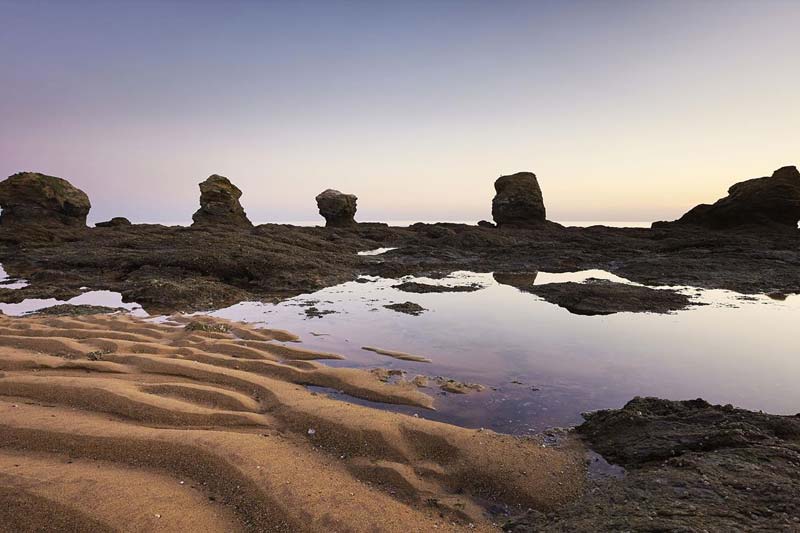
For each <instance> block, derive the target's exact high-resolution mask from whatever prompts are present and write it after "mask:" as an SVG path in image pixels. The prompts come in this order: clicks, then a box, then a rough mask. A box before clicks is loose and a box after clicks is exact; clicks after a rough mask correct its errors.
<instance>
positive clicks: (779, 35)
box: [0, 0, 800, 222]
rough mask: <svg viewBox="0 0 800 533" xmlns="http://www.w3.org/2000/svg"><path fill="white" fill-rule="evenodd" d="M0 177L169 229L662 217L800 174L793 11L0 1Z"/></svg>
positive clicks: (686, 6) (734, 4) (734, 2)
mask: <svg viewBox="0 0 800 533" xmlns="http://www.w3.org/2000/svg"><path fill="white" fill-rule="evenodd" d="M0 28H1V31H0V176H7V175H10V174H12V173H14V172H17V171H21V170H33V171H39V172H44V173H48V174H52V175H56V176H61V177H64V178H67V179H69V180H70V181H72V182H73V183H74V184H75V185H77V186H78V187H80V188H82V189H83V190H85V191H86V192H87V193H88V194H89V196H90V198H91V199H92V203H93V205H94V208H93V210H92V214H91V215H90V219H92V220H100V219H105V218H109V217H111V216H127V217H129V218H130V219H132V220H134V221H162V222H167V221H181V220H189V218H190V216H191V214H192V212H194V211H195V210H196V208H197V205H198V196H199V191H198V188H197V183H198V182H200V181H202V180H203V179H205V177H207V176H208V175H209V174H212V173H219V174H223V175H226V176H228V177H229V178H231V180H232V181H233V182H234V183H236V184H237V185H238V186H239V187H240V188H241V189H242V190H243V191H244V197H243V199H242V201H243V204H244V206H245V208H246V210H247V212H248V214H249V215H250V217H251V219H253V220H254V221H258V222H264V221H286V220H309V219H311V220H313V219H315V218H316V217H317V216H318V215H317V214H316V206H315V204H314V196H315V195H316V194H317V193H319V192H320V191H321V190H323V189H325V188H328V187H332V188H337V189H340V190H342V191H345V192H352V193H355V194H356V195H358V197H359V215H358V218H359V219H360V220H389V219H414V220H434V219H435V220H478V219H481V218H490V216H491V215H490V208H491V205H490V204H491V198H492V195H493V188H492V183H493V181H494V179H495V178H496V177H498V176H500V175H501V174H508V173H512V172H516V171H521V170H530V171H533V172H535V173H536V174H537V175H538V176H539V180H540V183H541V186H542V189H543V191H544V195H545V202H546V204H547V208H548V215H549V217H550V218H551V219H554V220H656V219H663V218H674V217H676V216H678V215H679V214H680V213H682V212H684V211H685V210H687V209H688V208H689V207H691V206H693V205H694V204H696V203H699V202H703V201H713V200H715V199H716V198H718V197H720V196H723V195H724V193H725V190H726V189H727V187H728V186H729V185H730V184H732V183H733V182H735V181H740V180H742V179H745V178H750V177H758V176H763V175H768V174H770V173H771V172H772V171H773V170H774V169H776V168H778V167H780V166H783V165H787V164H800V30H798V28H800V2H798V1H796V0H790V1H779V0H767V1H756V0H753V1H738V0H706V1H700V0H696V1H688V2H687V1H659V2H656V1H644V0H642V1H611V0H609V1H597V2H583V1H581V2H570V1H552V2H549V1H539V2H537V1H533V0H531V1H525V2H514V1H504V2H496V1H489V0H487V1H484V2H470V1H466V0H464V1H453V2H451V1H446V0H437V1H421V2H416V1H410V0H403V1H397V2H375V1H369V2H337V1H331V0H328V1H320V2H310V1H297V2H288V1H287V2H274V3H271V2H266V1H240V2H235V1H226V2H202V1H191V2H189V1H173V2H168V1H159V2H155V1H147V0H138V1H130V2H123V1H114V0H104V1H101V0H97V1H91V2H90V1H81V0H70V1H61V0H59V1H50V2H44V1H36V0H20V1H7V0H0Z"/></svg>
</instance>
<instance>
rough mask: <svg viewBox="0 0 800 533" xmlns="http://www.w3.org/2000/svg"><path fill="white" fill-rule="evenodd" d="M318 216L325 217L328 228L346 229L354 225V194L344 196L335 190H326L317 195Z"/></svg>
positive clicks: (356, 199) (355, 200)
mask: <svg viewBox="0 0 800 533" xmlns="http://www.w3.org/2000/svg"><path fill="white" fill-rule="evenodd" d="M316 200H317V207H318V208H319V214H320V215H322V216H323V217H325V225H326V226H328V227H347V226H354V225H355V224H356V220H355V216H356V202H357V201H358V198H357V197H356V196H355V195H354V194H345V193H343V192H339V191H337V190H335V189H327V190H325V191H323V192H321V193H319V194H318V195H317V198H316Z"/></svg>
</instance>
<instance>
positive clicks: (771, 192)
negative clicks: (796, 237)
mask: <svg viewBox="0 0 800 533" xmlns="http://www.w3.org/2000/svg"><path fill="white" fill-rule="evenodd" d="M798 220H800V172H798V171H797V167H793V166H792V167H783V168H779V169H778V170H776V171H775V172H774V173H773V174H772V176H769V177H766V178H755V179H751V180H747V181H742V182H740V183H737V184H735V185H733V186H732V187H731V188H730V189H728V196H726V197H725V198H722V199H720V200H718V201H717V202H716V203H714V204H713V205H708V204H700V205H698V206H697V207H695V208H693V209H692V210H691V211H689V212H688V213H686V214H685V215H683V216H682V217H681V218H680V219H678V220H677V221H676V222H677V223H678V224H697V225H700V226H706V227H709V228H731V227H734V226H742V225H748V224H753V225H774V224H779V225H783V226H789V227H790V228H797V222H798Z"/></svg>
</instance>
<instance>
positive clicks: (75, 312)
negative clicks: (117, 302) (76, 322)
mask: <svg viewBox="0 0 800 533" xmlns="http://www.w3.org/2000/svg"><path fill="white" fill-rule="evenodd" d="M120 312H122V313H127V312H128V310H127V309H125V308H122V307H106V306H102V305H83V304H81V305H72V304H58V305H52V306H50V307H45V308H44V309H39V310H38V311H34V312H32V313H28V314H27V315H25V316H35V315H48V316H85V315H107V314H111V313H120Z"/></svg>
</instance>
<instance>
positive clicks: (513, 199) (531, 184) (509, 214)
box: [492, 172, 546, 226]
mask: <svg viewBox="0 0 800 533" xmlns="http://www.w3.org/2000/svg"><path fill="white" fill-rule="evenodd" d="M494 189H495V191H496V192H497V194H495V197H494V199H493V200H492V217H493V218H494V221H495V222H496V223H497V225H498V226H535V225H538V224H541V223H542V222H544V221H545V220H546V213H545V208H544V199H543V198H542V189H541V188H540V187H539V181H538V180H537V179H536V174H534V173H533V172H517V173H516V174H511V175H509V176H500V177H499V178H497V181H495V182H494Z"/></svg>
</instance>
